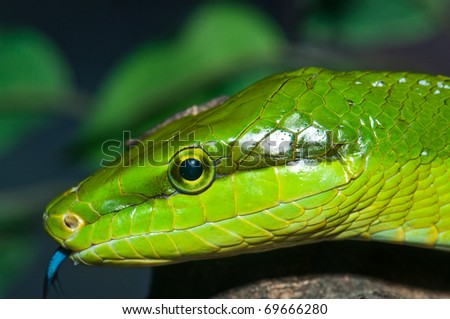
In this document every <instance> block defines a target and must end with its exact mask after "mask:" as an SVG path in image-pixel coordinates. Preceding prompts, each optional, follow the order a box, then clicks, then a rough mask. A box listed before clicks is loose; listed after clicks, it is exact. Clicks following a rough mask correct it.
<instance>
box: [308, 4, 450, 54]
mask: <svg viewBox="0 0 450 319" xmlns="http://www.w3.org/2000/svg"><path fill="white" fill-rule="evenodd" d="M306 7H307V8H308V14H307V15H305V17H304V20H301V21H299V24H300V26H301V32H303V35H304V39H306V40H307V41H309V42H311V43H323V44H327V43H328V44H329V43H334V44H337V45H341V46H350V47H356V48H368V47H369V48H375V47H376V48H378V49H381V48H386V47H391V46H401V45H405V44H409V43H414V42H418V41H422V40H424V39H426V38H427V37H430V36H432V35H433V34H435V33H436V32H437V31H438V30H439V27H441V25H442V24H443V23H445V22H446V21H447V17H448V15H447V14H448V7H449V2H448V1H447V0H395V1H393V0H342V1H335V0H308V1H306ZM446 13H447V14H446Z"/></svg>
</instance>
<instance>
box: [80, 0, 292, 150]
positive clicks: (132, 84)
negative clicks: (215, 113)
mask: <svg viewBox="0 0 450 319" xmlns="http://www.w3.org/2000/svg"><path fill="white" fill-rule="evenodd" d="M285 44H286V41H285V39H284V38H283V35H282V33H281V31H280V30H279V29H278V27H277V26H276V25H275V24H274V23H273V22H272V21H271V20H270V19H269V18H268V17H267V16H265V15H264V14H263V13H261V12H260V11H258V10H257V9H256V8H254V7H249V6H244V5H239V4H223V3H222V4H210V5H204V6H202V7H200V8H199V9H198V10H197V11H195V12H194V14H193V15H192V16H191V17H190V19H189V21H188V22H187V23H186V25H185V26H184V27H182V31H181V33H180V34H179V35H178V36H177V37H176V38H174V39H173V40H172V41H166V42H160V43H151V44H147V45H145V46H143V47H141V48H139V49H138V50H136V51H135V52H134V53H132V54H130V56H128V57H127V58H126V59H125V60H124V61H123V62H122V63H121V64H120V65H119V66H118V67H116V68H115V69H114V70H112V72H111V74H110V75H109V77H108V79H107V80H106V82H105V84H104V86H103V87H102V89H101V91H100V93H99V95H98V99H97V101H96V103H95V104H94V109H93V112H92V114H91V116H90V118H88V120H87V121H86V123H85V125H84V126H83V128H82V137H83V138H84V139H91V140H92V139H94V140H96V141H98V142H101V140H102V139H103V138H105V137H107V136H109V137H113V136H120V135H118V134H121V131H122V130H123V129H132V128H135V127H136V125H139V124H142V123H144V122H147V123H148V125H152V124H155V123H152V119H153V118H160V117H161V114H164V115H166V116H167V115H169V114H171V113H173V112H175V111H176V110H175V109H173V108H171V106H173V105H181V103H179V102H180V101H186V100H188V99H189V97H190V96H193V95H196V94H197V95H198V94H199V92H202V91H203V90H206V89H207V88H208V87H210V86H212V85H214V84H216V83H217V82H220V81H221V79H222V78H224V77H227V76H229V75H231V74H236V73H239V72H242V71H243V70H248V69H251V68H254V67H257V66H260V65H264V64H267V63H268V61H270V60H271V59H274V58H275V56H276V55H277V54H278V53H279V52H280V50H281V49H283V48H284V47H285ZM197 102H198V103H201V102H204V101H197ZM187 106H189V105H186V104H184V107H187ZM114 134H116V135H114ZM95 152H99V150H98V149H97V150H95Z"/></svg>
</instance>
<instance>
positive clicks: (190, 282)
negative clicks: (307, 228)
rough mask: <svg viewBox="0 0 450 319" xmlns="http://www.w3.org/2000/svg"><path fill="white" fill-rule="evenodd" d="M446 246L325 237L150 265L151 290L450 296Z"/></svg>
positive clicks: (195, 294)
mask: <svg viewBox="0 0 450 319" xmlns="http://www.w3.org/2000/svg"><path fill="white" fill-rule="evenodd" d="M449 265H450V254H449V253H447V252H443V251H437V250H431V249H423V248H416V247H407V246H398V245H390V244H382V243H374V242H356V241H353V242H352V241H343V242H323V243H318V244H313V245H306V246H297V247H292V248H287V249H279V250H275V251H270V252H265V253H258V254H246V255H241V256H236V257H229V258H221V259H213V260H202V261H195V262H188V263H181V264H175V265H171V266H165V267H156V268H154V275H153V284H152V287H151V293H150V296H149V297H150V298H450V268H449Z"/></svg>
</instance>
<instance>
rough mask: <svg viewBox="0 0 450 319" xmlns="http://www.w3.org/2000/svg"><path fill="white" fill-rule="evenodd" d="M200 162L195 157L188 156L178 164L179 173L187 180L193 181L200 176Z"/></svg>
mask: <svg viewBox="0 0 450 319" xmlns="http://www.w3.org/2000/svg"><path fill="white" fill-rule="evenodd" d="M202 173H203V166H202V163H201V162H200V161H199V160H197V159H195V158H188V159H186V160H184V161H183V162H182V163H181V165H180V175H181V177H182V178H184V179H186V180H188V181H195V180H197V179H199V178H200V176H202Z"/></svg>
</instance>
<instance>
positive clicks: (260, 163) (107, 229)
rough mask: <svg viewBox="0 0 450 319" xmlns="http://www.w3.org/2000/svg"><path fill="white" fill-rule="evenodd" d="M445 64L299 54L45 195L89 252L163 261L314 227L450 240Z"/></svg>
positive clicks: (130, 260)
mask: <svg viewBox="0 0 450 319" xmlns="http://www.w3.org/2000/svg"><path fill="white" fill-rule="evenodd" d="M449 97H450V78H448V77H444V76H432V75H425V74H413V73H407V72H369V71H354V72H332V71H328V70H324V69H319V68H306V69H300V70H297V71H294V72H288V73H282V74H277V75H274V76H271V77H268V78H266V79H264V80H261V81H260V82H257V83H255V84H254V85H252V86H250V87H248V88H246V89H244V90H243V91H241V92H240V93H238V94H236V95H235V96H233V97H231V98H229V99H228V100H226V101H225V102H223V103H221V104H220V105H218V106H216V107H213V108H205V109H200V111H199V112H186V113H185V114H184V115H183V116H178V117H177V118H175V119H173V120H171V121H170V122H169V123H165V124H164V125H161V126H158V127H157V128H156V129H154V130H152V131H150V132H149V133H148V134H146V135H145V136H144V137H143V138H142V139H141V140H140V141H138V143H137V144H135V145H133V146H131V147H130V149H129V150H128V152H127V153H125V154H124V156H123V157H121V158H119V159H118V160H117V161H116V162H115V163H114V164H112V165H109V166H108V167H104V168H102V169H100V170H99V171H97V172H96V173H94V174H93V175H92V176H90V177H88V178H87V179H86V180H84V181H82V182H81V183H80V184H79V185H78V186H76V187H74V188H72V189H70V190H68V191H66V192H65V193H64V194H62V195H60V196H59V197H57V198H56V199H55V200H53V201H52V202H51V203H50V204H49V205H48V207H47V209H46V212H45V214H44V226H45V230H46V231H47V233H48V234H49V235H50V236H51V237H52V238H53V239H55V240H56V241H57V242H58V243H59V245H60V246H62V247H63V248H64V249H66V250H68V251H70V256H69V257H70V258H71V259H72V260H73V261H75V262H78V263H83V264H88V265H102V264H115V265H123V266H127V265H130V266H139V265H162V264H167V263H173V262H182V261H188V260H197V259H202V258H216V257H223V256H229V255H236V254H241V253H246V252H257V251H264V250H270V249H276V248H280V247H287V246H293V245H299V244H305V243H311V242H317V241H322V240H337V239H364V240H377V241H386V242H392V243H405V244H410V245H418V246H423V247H429V248H439V249H448V248H449V247H450V99H449Z"/></svg>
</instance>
